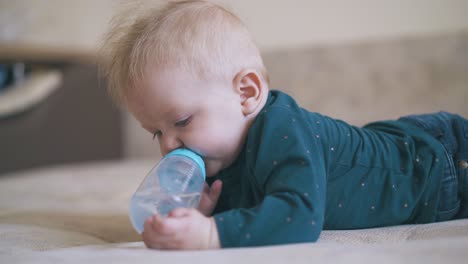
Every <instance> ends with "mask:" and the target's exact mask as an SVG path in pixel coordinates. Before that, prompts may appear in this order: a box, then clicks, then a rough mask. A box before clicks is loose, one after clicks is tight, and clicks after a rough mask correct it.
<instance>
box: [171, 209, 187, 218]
mask: <svg viewBox="0 0 468 264" xmlns="http://www.w3.org/2000/svg"><path fill="white" fill-rule="evenodd" d="M190 211H191V209H189V208H183V207H180V208H175V209H174V210H172V211H170V212H169V214H168V216H169V217H176V218H179V217H184V216H188V215H189V214H190Z"/></svg>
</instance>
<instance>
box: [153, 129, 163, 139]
mask: <svg viewBox="0 0 468 264" xmlns="http://www.w3.org/2000/svg"><path fill="white" fill-rule="evenodd" d="M160 136H161V131H160V130H158V131H156V132H154V133H153V140H154V139H155V138H156V137H160Z"/></svg>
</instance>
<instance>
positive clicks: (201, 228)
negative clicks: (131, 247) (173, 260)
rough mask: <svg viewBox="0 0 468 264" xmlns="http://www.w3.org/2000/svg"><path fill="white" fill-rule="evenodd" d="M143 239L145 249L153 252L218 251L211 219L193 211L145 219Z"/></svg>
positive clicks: (181, 210) (173, 211) (178, 209)
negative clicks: (182, 250) (160, 250)
mask: <svg viewBox="0 0 468 264" xmlns="http://www.w3.org/2000/svg"><path fill="white" fill-rule="evenodd" d="M142 236H143V241H144V242H145V245H146V246H147V247H149V248H156V249H210V248H219V247H220V242H219V238H218V231H217V229H216V223H215V221H214V218H213V217H210V218H208V217H205V216H203V215H202V214H201V213H200V212H199V211H197V210H196V209H192V208H177V209H174V210H172V211H171V212H170V213H169V215H168V216H167V217H165V218H163V217H160V216H157V215H155V216H153V217H151V218H148V219H147V220H146V221H145V226H144V230H143V234H142Z"/></svg>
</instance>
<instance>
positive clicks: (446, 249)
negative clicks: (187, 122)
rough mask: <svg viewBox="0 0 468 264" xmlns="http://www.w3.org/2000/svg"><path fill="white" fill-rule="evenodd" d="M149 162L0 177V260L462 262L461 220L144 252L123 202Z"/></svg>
mask: <svg viewBox="0 0 468 264" xmlns="http://www.w3.org/2000/svg"><path fill="white" fill-rule="evenodd" d="M153 164H154V161H115V162H106V163H88V164H75V165H67V166H58V167H51V168H42V169H34V170H29V171H21V172H16V173H10V174H8V175H4V176H3V177H0V263H51V262H60V263H83V262H86V263H201V262H202V263H269V264H271V263H314V262H326V263H328V262H330V263H376V262H379V264H382V263H398V262H404V263H407V262H411V263H468V262H467V261H468V220H458V221H450V222H445V223H436V224H427V225H406V226H396V227H386V228H375V229H364V230H349V231H324V232H322V235H321V237H320V240H319V241H318V242H317V243H306V244H293V245H285V246H272V247H259V248H243V249H226V250H216V251H198V252H197V251H190V252H180V251H158V250H149V249H146V248H145V247H144V245H143V243H142V242H141V241H140V238H139V236H138V235H137V234H136V233H135V232H134V231H133V230H132V227H131V225H130V222H129V220H128V216H127V207H128V201H129V198H130V196H131V195H132V193H133V191H134V190H135V189H136V188H137V187H138V184H139V183H140V182H141V180H142V179H143V177H144V176H145V174H146V173H147V172H148V171H149V170H150V169H151V167H152V166H153Z"/></svg>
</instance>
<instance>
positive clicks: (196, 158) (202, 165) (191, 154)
mask: <svg viewBox="0 0 468 264" xmlns="http://www.w3.org/2000/svg"><path fill="white" fill-rule="evenodd" d="M170 156H184V157H187V158H190V159H192V160H193V161H195V163H197V165H198V166H199V167H200V168H201V170H202V175H203V180H205V178H206V171H205V162H203V159H202V158H201V157H200V156H199V155H198V154H197V153H195V152H193V151H191V150H188V149H175V150H173V151H171V152H169V153H168V154H167V155H166V156H165V158H167V157H170Z"/></svg>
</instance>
